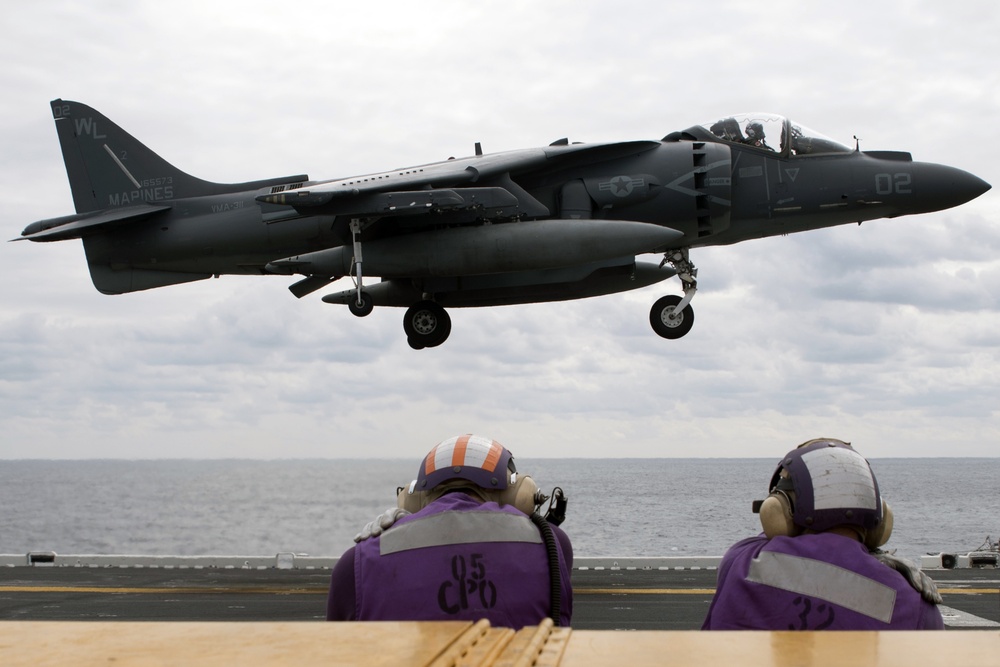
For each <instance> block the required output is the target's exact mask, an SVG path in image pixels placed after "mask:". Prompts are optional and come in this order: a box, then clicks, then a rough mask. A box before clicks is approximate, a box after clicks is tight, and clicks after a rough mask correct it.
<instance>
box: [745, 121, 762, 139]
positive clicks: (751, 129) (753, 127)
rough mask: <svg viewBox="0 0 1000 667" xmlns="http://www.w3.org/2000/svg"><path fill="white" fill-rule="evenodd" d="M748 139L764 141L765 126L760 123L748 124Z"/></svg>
mask: <svg viewBox="0 0 1000 667" xmlns="http://www.w3.org/2000/svg"><path fill="white" fill-rule="evenodd" d="M747 138H748V139H757V140H760V139H763V138H764V126H763V125H762V124H761V123H758V122H749V123H747Z"/></svg>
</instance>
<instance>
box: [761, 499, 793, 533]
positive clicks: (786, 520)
mask: <svg viewBox="0 0 1000 667" xmlns="http://www.w3.org/2000/svg"><path fill="white" fill-rule="evenodd" d="M760 526H761V528H763V529H764V534H765V535H767V537H768V538H769V539H770V538H774V537H795V536H796V535H798V534H799V533H800V532H801V531H800V530H799V527H798V526H796V525H795V522H794V521H793V520H792V505H791V503H790V502H789V501H788V496H787V495H786V494H785V492H784V491H778V492H776V493H772V494H771V495H769V496H768V497H767V498H766V499H765V500H764V502H762V503H761V505H760Z"/></svg>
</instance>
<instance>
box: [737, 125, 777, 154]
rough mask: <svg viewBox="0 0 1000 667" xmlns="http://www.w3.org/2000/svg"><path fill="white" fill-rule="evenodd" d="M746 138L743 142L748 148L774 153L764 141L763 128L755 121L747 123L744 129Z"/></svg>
mask: <svg viewBox="0 0 1000 667" xmlns="http://www.w3.org/2000/svg"><path fill="white" fill-rule="evenodd" d="M746 131H747V138H746V140H745V141H744V142H743V143H745V144H747V145H748V146H756V147H757V148H763V149H765V150H769V151H772V152H773V151H774V149H773V148H771V147H770V146H768V145H767V142H765V141H764V126H763V125H762V124H761V123H758V122H757V121H750V122H749V123H747V127H746Z"/></svg>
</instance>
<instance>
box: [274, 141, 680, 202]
mask: <svg viewBox="0 0 1000 667" xmlns="http://www.w3.org/2000/svg"><path fill="white" fill-rule="evenodd" d="M659 145H660V142H657V141H629V142H619V143H598V144H569V143H562V142H556V143H555V144H553V145H551V146H547V147H544V148H527V149H521V150H515V151H507V152H503V153H493V154H489V155H473V156H470V157H465V158H459V159H451V160H446V161H444V162H435V163H432V164H426V165H422V166H417V167H407V168H404V169H395V170H392V171H386V172H382V173H377V174H368V175H364V176H355V177H351V178H343V179H337V180H333V181H324V182H321V183H314V184H312V185H307V186H303V187H300V188H292V189H288V190H285V191H283V192H278V193H273V194H267V195H261V196H260V197H257V200H258V201H260V202H264V203H268V204H280V205H285V206H293V207H295V208H300V207H301V208H313V207H319V206H324V207H325V206H333V207H334V208H335V209H338V210H337V211H336V212H338V213H348V212H350V213H367V212H369V211H370V212H371V213H375V212H376V210H377V209H380V208H381V209H386V208H387V207H388V206H392V205H397V206H398V204H399V203H400V202H403V203H405V204H407V205H408V207H409V212H411V213H423V212H427V210H428V209H429V208H431V209H432V208H437V207H438V206H440V207H441V208H448V207H453V208H454V207H461V202H460V201H459V200H456V199H454V197H453V195H455V194H456V193H464V194H458V195H457V196H458V197H459V199H460V200H464V199H465V198H466V195H467V194H469V192H470V191H469V190H468V189H469V188H471V187H473V186H475V185H476V184H478V183H484V182H490V181H495V180H496V179H502V178H503V177H504V176H505V175H507V174H517V173H524V172H530V171H536V170H538V171H541V170H544V169H546V168H552V167H556V166H564V165H565V163H566V162H567V161H570V160H578V161H580V162H600V161H603V160H610V159H614V158H616V157H621V156H624V155H630V154H637V153H642V152H645V151H647V150H651V149H653V148H655V147H657V146H659ZM509 185H514V184H513V183H510V184H509ZM428 187H431V188H454V189H455V192H441V191H438V192H437V194H436V195H431V194H430V193H432V192H434V191H433V190H427V189H426V188H428ZM514 188H515V189H519V188H517V186H514ZM510 189H511V188H509V187H507V185H506V184H505V185H502V186H501V187H491V188H479V190H480V192H479V193H478V194H476V195H474V196H476V197H480V198H483V197H487V198H492V199H494V200H496V201H497V202H500V201H502V200H504V199H506V197H505V195H504V194H503V193H502V191H503V190H508V192H507V193H506V195H507V196H509V197H515V199H516V192H515V193H510V192H509V190H510ZM488 190H489V191H492V192H487V191H488ZM383 193H392V195H394V199H395V200H396V201H395V202H392V201H391V200H389V199H378V198H377V195H380V194H383ZM366 197H367V198H369V202H370V204H369V205H368V206H364V207H362V208H363V210H362V211H355V210H350V209H352V208H353V207H352V206H351V205H348V206H347V208H348V209H349V210H340V209H341V206H339V203H340V201H339V200H348V199H351V198H357V199H362V200H363V198H366ZM433 197H438V198H440V199H439V200H438V201H434V200H433ZM449 198H450V199H449ZM410 201H414V202H415V203H414V204H413V205H412V206H409V202H410ZM508 201H509V200H508ZM480 205H481V203H480ZM497 205H500V204H497ZM371 206H374V207H375V210H371ZM394 212H397V213H401V212H404V210H400V209H398V208H397V209H395V211H394ZM384 214H385V213H383V215H384Z"/></svg>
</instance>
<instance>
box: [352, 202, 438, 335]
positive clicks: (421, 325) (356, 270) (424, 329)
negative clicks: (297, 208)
mask: <svg viewBox="0 0 1000 667" xmlns="http://www.w3.org/2000/svg"><path fill="white" fill-rule="evenodd" d="M363 225H364V223H363V221H362V220H360V219H358V218H354V219H352V220H351V222H350V229H351V239H352V241H353V244H354V262H353V264H354V267H353V271H352V273H353V274H354V286H355V288H356V292H355V295H354V296H353V297H352V298H351V300H350V301H348V303H347V308H348V309H349V310H350V311H351V313H353V314H354V315H356V316H357V317H365V316H366V315H368V314H370V313H371V312H372V309H373V308H374V307H375V300H374V299H373V298H372V295H371V294H369V293H368V292H366V291H365V285H364V277H363V276H364V274H363V273H362V271H361V266H362V256H361V231H362V227H363ZM403 331H405V332H406V342H407V343H409V344H410V347H412V348H413V349H414V350H422V349H424V348H425V347H437V346H438V345H440V344H441V343H443V342H445V341H446V340H447V339H448V336H449V335H450V334H451V317H450V316H449V315H448V313H447V311H445V309H444V308H442V307H441V306H439V305H438V304H436V303H434V302H433V301H427V300H424V301H418V302H417V303H415V304H413V305H412V306H410V307H409V308H407V309H406V314H405V315H404V316H403Z"/></svg>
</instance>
